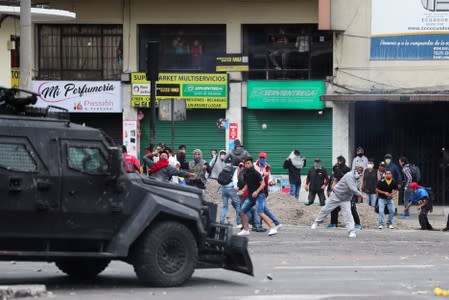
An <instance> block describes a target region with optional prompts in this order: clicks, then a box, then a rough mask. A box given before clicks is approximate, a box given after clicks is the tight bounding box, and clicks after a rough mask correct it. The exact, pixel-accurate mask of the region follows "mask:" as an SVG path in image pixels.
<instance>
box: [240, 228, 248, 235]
mask: <svg viewBox="0 0 449 300" xmlns="http://www.w3.org/2000/svg"><path fill="white" fill-rule="evenodd" d="M237 235H249V230H245V229H242V230H241V231H240V232H239V233H237Z"/></svg>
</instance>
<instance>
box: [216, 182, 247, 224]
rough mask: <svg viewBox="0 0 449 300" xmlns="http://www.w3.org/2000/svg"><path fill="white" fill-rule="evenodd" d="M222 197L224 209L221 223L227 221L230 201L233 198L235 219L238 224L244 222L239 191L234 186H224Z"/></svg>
mask: <svg viewBox="0 0 449 300" xmlns="http://www.w3.org/2000/svg"><path fill="white" fill-rule="evenodd" d="M221 198H222V199H223V210H222V211H221V215H220V223H224V222H225V218H226V216H227V214H228V202H229V199H231V201H232V202H231V204H232V206H233V207H234V209H235V215H236V216H235V219H236V220H235V221H236V224H237V225H239V224H242V219H241V218H240V197H239V196H238V195H237V191H236V190H235V189H234V187H232V186H231V187H222V188H221Z"/></svg>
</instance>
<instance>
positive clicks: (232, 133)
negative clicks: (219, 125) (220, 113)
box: [229, 123, 239, 140]
mask: <svg viewBox="0 0 449 300" xmlns="http://www.w3.org/2000/svg"><path fill="white" fill-rule="evenodd" d="M238 134H239V127H238V124H237V123H229V139H230V140H236V139H237V138H238Z"/></svg>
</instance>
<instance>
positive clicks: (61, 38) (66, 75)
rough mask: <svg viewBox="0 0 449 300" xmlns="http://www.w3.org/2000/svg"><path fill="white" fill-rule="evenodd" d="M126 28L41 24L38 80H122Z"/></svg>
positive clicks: (39, 31) (117, 26) (39, 30)
mask: <svg viewBox="0 0 449 300" xmlns="http://www.w3.org/2000/svg"><path fill="white" fill-rule="evenodd" d="M122 46H123V45H122V25H38V47H37V48H38V65H39V73H38V79H41V80H119V79H120V74H121V72H122V61H123V54H122V53H123V49H122Z"/></svg>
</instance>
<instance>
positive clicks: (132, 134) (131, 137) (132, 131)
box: [123, 120, 139, 157]
mask: <svg viewBox="0 0 449 300" xmlns="http://www.w3.org/2000/svg"><path fill="white" fill-rule="evenodd" d="M123 145H125V146H126V149H127V150H128V153H129V154H131V155H134V156H135V157H139V151H138V150H139V139H138V138H137V121H126V120H124V121H123Z"/></svg>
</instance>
